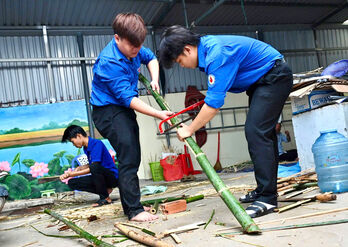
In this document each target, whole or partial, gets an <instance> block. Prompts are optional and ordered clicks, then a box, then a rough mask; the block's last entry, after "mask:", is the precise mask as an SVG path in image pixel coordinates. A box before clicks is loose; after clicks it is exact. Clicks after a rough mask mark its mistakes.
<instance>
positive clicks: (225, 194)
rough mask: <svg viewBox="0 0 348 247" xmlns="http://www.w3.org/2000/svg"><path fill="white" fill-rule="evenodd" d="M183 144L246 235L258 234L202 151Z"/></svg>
mask: <svg viewBox="0 0 348 247" xmlns="http://www.w3.org/2000/svg"><path fill="white" fill-rule="evenodd" d="M139 80H140V82H142V83H143V84H144V85H145V87H146V89H147V90H148V91H149V92H150V93H151V94H152V96H153V97H154V98H155V100H156V102H157V103H158V105H159V106H160V108H161V109H162V110H167V111H170V108H169V106H168V104H167V103H166V102H165V100H164V99H163V98H162V96H161V95H160V94H159V93H157V92H155V91H154V90H152V88H151V85H150V82H149V81H148V80H147V79H146V78H145V77H144V76H143V75H142V74H141V73H140V74H139ZM170 121H171V123H172V124H176V123H177V122H178V119H177V118H172V119H171V120H170ZM185 142H186V144H187V145H188V147H189V148H190V149H191V151H192V152H193V154H194V155H195V157H196V160H197V161H198V163H199V165H200V166H201V167H202V169H203V171H204V173H205V174H206V175H207V177H208V179H209V180H210V182H211V183H212V185H213V186H214V188H215V190H216V191H217V192H218V193H219V195H220V197H221V198H222V200H223V201H224V202H225V204H226V205H227V207H228V208H229V209H230V211H231V212H232V213H233V215H234V216H235V217H236V219H237V220H238V222H239V223H240V224H241V226H242V228H243V230H244V231H245V232H246V233H260V232H261V231H260V229H259V227H258V226H257V225H256V224H255V222H254V221H253V219H252V218H251V217H250V216H249V215H248V214H247V213H246V212H245V210H244V208H243V207H242V205H241V204H240V203H239V201H238V200H237V199H236V198H235V197H234V196H233V194H232V193H231V191H230V190H228V188H227V186H226V185H225V183H224V182H223V181H222V180H221V178H220V177H219V176H218V175H217V173H216V172H215V170H214V168H213V166H212V165H211V163H210V162H209V160H208V158H207V156H206V155H205V153H203V151H202V150H201V149H200V147H199V146H198V145H197V143H196V142H195V141H194V140H193V138H192V137H188V138H186V139H185Z"/></svg>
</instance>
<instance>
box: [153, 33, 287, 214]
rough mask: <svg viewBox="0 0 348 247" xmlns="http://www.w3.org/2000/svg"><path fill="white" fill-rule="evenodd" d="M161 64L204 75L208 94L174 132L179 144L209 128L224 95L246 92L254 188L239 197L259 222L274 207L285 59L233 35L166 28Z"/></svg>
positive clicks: (246, 128) (284, 93) (284, 83)
mask: <svg viewBox="0 0 348 247" xmlns="http://www.w3.org/2000/svg"><path fill="white" fill-rule="evenodd" d="M159 52H160V53H159V54H160V61H161V63H162V64H163V65H164V67H166V68H170V67H172V65H173V63H174V62H176V63H178V64H180V65H181V66H182V67H185V68H192V69H194V68H197V67H198V68H199V69H200V70H201V71H204V72H205V73H206V74H207V75H208V91H207V94H206V97H205V99H204V101H205V104H204V105H203V107H202V109H201V111H200V112H199V114H198V116H197V117H196V118H195V119H194V121H193V122H192V123H191V124H190V125H189V126H187V125H182V128H179V129H178V138H179V139H180V140H183V139H184V138H186V137H189V136H191V135H192V134H193V133H195V131H197V130H199V129H200V128H201V127H202V126H204V125H205V124H206V123H208V122H209V121H210V120H211V119H212V118H213V117H214V116H215V115H216V114H217V113H218V111H219V108H220V107H222V106H223V104H224V100H225V96H226V93H227V92H232V93H240V92H244V91H246V93H247V95H248V96H249V111H248V115H247V119H246V123H245V135H246V139H247V142H248V149H249V153H250V156H251V159H252V161H253V163H254V170H255V178H256V182H257V188H256V189H255V190H254V191H252V192H250V193H248V194H247V195H245V196H243V197H241V198H240V200H241V201H242V202H253V203H252V204H251V205H249V207H247V209H246V212H247V213H248V214H249V215H250V216H251V217H258V216H262V215H264V214H267V213H270V212H273V209H274V208H275V207H276V206H277V168H278V150H277V136H276V133H275V125H276V123H277V120H278V118H279V115H280V113H281V111H282V108H283V106H284V103H285V101H286V99H287V97H288V95H289V93H290V90H291V88H292V72H291V70H290V69H289V67H288V66H287V64H286V63H285V61H284V59H283V56H282V55H281V54H280V53H279V52H278V51H277V50H275V49H274V48H273V47H271V46H270V45H268V44H265V43H263V42H261V41H258V40H255V39H252V38H248V37H243V36H234V35H216V36H213V35H207V36H203V37H201V36H200V35H198V34H196V33H194V32H191V31H189V30H187V29H185V28H183V27H181V26H172V27H170V28H167V29H166V30H165V31H164V33H163V34H162V39H161V43H160V49H159Z"/></svg>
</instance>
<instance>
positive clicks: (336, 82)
mask: <svg viewBox="0 0 348 247" xmlns="http://www.w3.org/2000/svg"><path fill="white" fill-rule="evenodd" d="M347 70H348V60H341V61H337V62H335V63H332V64H330V65H329V66H328V67H327V68H325V70H323V68H318V69H316V70H313V71H308V72H304V73H298V74H294V75H293V76H294V85H293V88H292V93H291V94H290V97H300V98H302V97H303V96H304V95H308V94H310V93H311V92H312V91H314V90H323V89H325V90H335V91H336V92H339V93H347V92H348V80H347V77H346V76H345V74H346V73H347ZM346 99H347V98H346V97H344V96H342V97H341V98H338V97H332V98H329V100H330V101H331V102H334V101H337V102H338V103H340V102H343V101H345V100H346Z"/></svg>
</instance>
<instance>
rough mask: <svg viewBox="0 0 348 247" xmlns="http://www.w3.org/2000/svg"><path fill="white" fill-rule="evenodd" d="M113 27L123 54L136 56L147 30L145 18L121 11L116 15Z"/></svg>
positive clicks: (129, 57)
mask: <svg viewBox="0 0 348 247" xmlns="http://www.w3.org/2000/svg"><path fill="white" fill-rule="evenodd" d="M112 28H113V29H114V37H115V41H116V44H117V47H118V49H119V50H120V51H121V52H122V54H123V55H125V57H127V58H128V59H131V58H134V57H136V56H137V55H138V52H139V50H140V48H141V46H142V44H143V43H144V41H145V37H146V32H147V31H146V26H145V23H144V20H143V18H141V16H139V15H137V14H135V13H121V14H118V15H117V16H116V17H115V19H114V21H113V23H112Z"/></svg>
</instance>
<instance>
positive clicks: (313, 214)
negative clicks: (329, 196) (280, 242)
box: [216, 207, 348, 234]
mask: <svg viewBox="0 0 348 247" xmlns="http://www.w3.org/2000/svg"><path fill="white" fill-rule="evenodd" d="M346 210H348V207H345V208H337V209H331V210H326V211H321V212H316V213H310V214H302V215H298V216H292V217H288V218H283V219H276V220H270V221H264V222H258V223H257V224H258V225H266V224H272V223H276V222H281V223H282V224H284V222H285V221H287V220H295V219H303V218H307V217H314V216H321V215H324V214H333V213H338V212H342V211H346ZM235 228H239V226H233V227H226V228H222V229H219V230H217V231H216V234H219V232H222V231H227V230H232V229H235Z"/></svg>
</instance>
